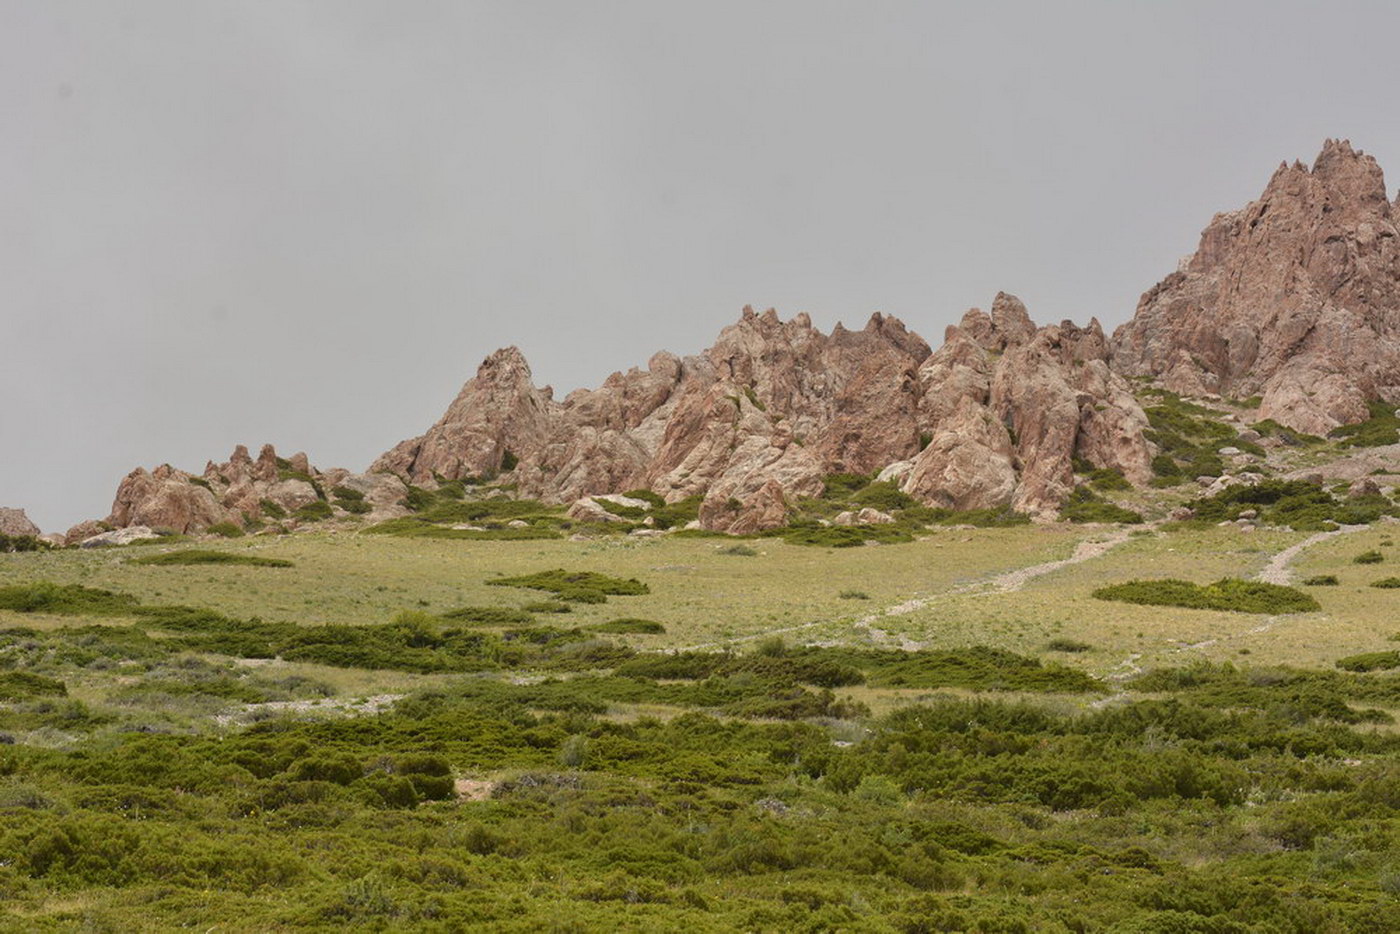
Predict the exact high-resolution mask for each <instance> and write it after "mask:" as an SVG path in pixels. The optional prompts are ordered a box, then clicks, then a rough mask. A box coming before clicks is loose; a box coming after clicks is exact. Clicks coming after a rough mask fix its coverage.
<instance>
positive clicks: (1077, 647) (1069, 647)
mask: <svg viewBox="0 0 1400 934" xmlns="http://www.w3.org/2000/svg"><path fill="white" fill-rule="evenodd" d="M1045 648H1046V650H1047V651H1050V652H1090V651H1092V650H1093V648H1094V647H1093V646H1092V645H1090V644H1089V643H1087V642H1079V641H1077V640H1075V639H1051V640H1050V641H1049V642H1047V643H1046V645H1045Z"/></svg>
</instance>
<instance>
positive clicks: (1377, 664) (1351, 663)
mask: <svg viewBox="0 0 1400 934" xmlns="http://www.w3.org/2000/svg"><path fill="white" fill-rule="evenodd" d="M1337 667H1338V668H1341V669H1342V670H1343V671H1382V670H1384V669H1387V668H1400V652H1366V653H1363V654H1361V655H1348V656H1347V657H1346V658H1339V659H1337Z"/></svg>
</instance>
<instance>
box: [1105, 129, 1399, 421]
mask: <svg viewBox="0 0 1400 934" xmlns="http://www.w3.org/2000/svg"><path fill="white" fill-rule="evenodd" d="M1397 209H1400V199H1397V201H1396V202H1391V201H1390V200H1388V198H1387V193H1386V187H1385V178H1384V175H1383V174H1382V172H1381V168H1380V166H1379V165H1377V164H1376V160H1375V159H1373V158H1371V157H1370V156H1368V155H1365V154H1364V153H1362V152H1359V151H1357V150H1354V149H1352V147H1351V144H1350V143H1349V142H1347V141H1345V140H1328V141H1327V142H1326V144H1325V145H1324V146H1323V149H1322V152H1321V153H1320V154H1319V155H1318V157H1317V159H1316V161H1315V162H1314V163H1313V165H1312V167H1311V168H1309V167H1307V166H1304V165H1303V164H1302V163H1297V162H1295V163H1294V164H1293V165H1288V164H1284V165H1280V166H1279V168H1278V170H1277V171H1276V172H1275V173H1274V175H1273V177H1272V178H1271V179H1270V180H1269V183H1268V185H1267V186H1266V187H1265V188H1264V192H1263V194H1261V195H1260V196H1259V198H1258V199H1257V200H1255V201H1252V202H1250V203H1249V204H1248V205H1246V206H1245V207H1243V208H1241V209H1240V210H1238V211H1232V212H1229V213H1225V214H1218V215H1216V216H1215V219H1214V220H1212V221H1211V223H1210V225H1209V226H1208V227H1207V228H1206V229H1205V231H1204V232H1203V233H1202V234H1201V241H1200V246H1199V247H1198V248H1197V250H1196V252H1195V253H1194V254H1193V255H1192V256H1190V257H1189V258H1187V259H1186V260H1184V261H1183V262H1182V265H1181V267H1180V268H1179V269H1178V270H1177V271H1176V272H1174V273H1172V274H1171V275H1169V276H1167V278H1165V279H1163V280H1162V281H1161V282H1160V283H1158V284H1157V285H1156V286H1154V287H1153V288H1152V289H1151V290H1149V291H1148V292H1147V293H1146V294H1145V295H1143V297H1142V300H1141V302H1140V303H1139V304H1138V308H1137V313H1136V314H1135V315H1134V317H1133V319H1132V320H1131V321H1129V322H1128V323H1127V324H1125V325H1123V326H1122V327H1120V328H1119V329H1118V331H1117V332H1116V333H1115V334H1114V338H1113V366H1114V368H1115V369H1117V370H1119V371H1120V372H1122V373H1124V374H1128V375H1134V376H1149V377H1152V378H1154V379H1157V380H1159V381H1160V382H1161V383H1162V385H1164V386H1165V387H1166V388H1167V389H1170V390H1172V391H1174V392H1178V393H1181V394H1184V395H1195V396H1209V395H1220V396H1228V397H1232V398H1237V399H1246V398H1249V397H1253V396H1260V397H1262V402H1261V405H1260V409H1259V415H1260V418H1264V419H1273V420H1275V421H1277V422H1279V423H1280V424H1283V425H1286V426H1288V427H1290V428H1293V429H1296V430H1299V431H1303V432H1307V433H1309V434H1314V435H1323V434H1326V433H1327V432H1328V431H1329V430H1331V429H1333V428H1336V427H1337V426H1339V425H1343V424H1349V423H1355V422H1359V421H1362V420H1363V419H1365V418H1366V417H1367V414H1368V409H1367V403H1368V402H1371V401H1373V400H1376V399H1383V400H1385V401H1386V402H1387V403H1390V404H1392V405H1394V404H1397V403H1400V239H1397V227H1396V211H1397Z"/></svg>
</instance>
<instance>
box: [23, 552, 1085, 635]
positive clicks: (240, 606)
mask: <svg viewBox="0 0 1400 934" xmlns="http://www.w3.org/2000/svg"><path fill="white" fill-rule="evenodd" d="M1086 534H1088V533H1087V532H1086V530H1084V529H1078V528H1070V527H1024V526H1023V527H1018V528H1012V529H979V530H963V529H941V530H937V531H934V532H931V533H929V536H928V537H927V538H926V539H923V540H921V541H917V542H913V543H909V544H902V545H872V546H866V547H863V548H844V549H823V548H807V547H800V546H796V545H788V544H786V543H784V542H781V541H779V540H776V539H760V540H757V541H754V542H751V543H750V544H751V547H753V548H754V549H755V550H757V551H758V552H759V553H758V554H757V555H756V556H753V557H744V556H736V555H725V554H722V553H721V552H722V550H723V549H724V548H725V547H727V546H728V545H730V544H732V543H731V542H729V541H726V540H722V539H677V538H669V537H663V538H657V539H641V540H634V539H606V540H599V541H588V542H571V541H562V540H561V541H543V542H538V541H529V542H462V541H440V540H433V539H402V538H393V537H391V536H376V535H348V534H335V535H297V536H289V537H285V538H278V539H262V540H258V541H255V542H248V543H244V542H235V543H229V544H224V545H218V546H215V547H219V548H221V549H228V550H235V551H237V550H243V549H253V550H255V551H256V552H257V553H258V554H260V555H264V556H267V557H277V558H287V559H290V560H292V561H294V562H295V564H296V566H295V567H293V568H250V567H237V566H230V567H222V566H213V565H210V566H201V567H178V566H177V567H149V566H134V565H130V564H128V563H126V558H128V557H130V556H132V555H133V554H136V552H133V551H131V550H114V551H101V552H96V551H62V552H53V553H49V554H39V555H8V556H4V559H3V560H0V585H4V584H9V583H20V582H24V581H33V580H51V581H55V582H58V583H79V584H84V585H86V586H89V587H104V588H109V589H114V590H120V591H124V592H127V593H131V594H134V595H136V596H138V597H139V598H140V599H141V600H142V601H143V602H146V603H175V604H190V605H193V606H201V607H211V608H214V609H218V610H220V611H221V612H224V613H227V614H229V615H232V616H238V617H246V616H261V617H262V618H263V619H265V620H282V621H291V622H299V623H306V624H316V623H381V622H386V621H387V620H389V619H391V618H392V617H393V615H394V614H395V613H397V612H398V611H400V610H404V609H425V610H427V611H429V612H441V611H445V610H449V609H452V608H453V607H458V606H464V605H489V606H520V605H522V604H525V603H528V602H532V601H537V600H541V599H544V598H545V597H546V596H548V595H546V594H542V593H539V592H536V591H528V590H517V589H514V588H505V587H492V586H488V584H487V581H489V580H491V579H492V578H494V577H497V576H499V575H515V574H522V573H530V572H532V571H540V570H547V569H549V568H555V567H563V568H567V569H569V570H584V571H600V572H603V573H606V574H610V575H614V576H619V577H636V578H638V579H639V580H642V581H643V582H645V583H646V584H648V585H649V586H650V588H651V593H650V594H648V595H644V596H635V597H611V598H609V600H608V602H607V603H606V604H603V605H584V604H579V605H575V606H574V610H573V612H571V613H568V614H560V615H558V616H554V615H553V614H541V615H540V617H539V618H540V619H541V621H544V622H550V623H553V624H557V625H565V626H573V625H589V624H593V623H601V622H606V621H608V620H611V619H616V618H618V617H622V616H636V617H642V618H644V619H653V620H656V621H658V622H660V623H662V624H664V625H665V626H666V628H667V633H666V635H664V636H636V637H628V638H629V640H631V641H633V642H634V643H635V644H637V645H645V646H657V647H665V646H680V645H689V644H694V643H701V642H711V641H717V640H725V639H730V638H744V637H750V636H753V635H756V634H762V633H764V632H767V631H769V630H772V629H781V628H789V627H795V626H806V625H807V624H810V623H814V622H815V623H820V624H831V625H834V626H836V627H837V628H838V629H839V628H840V627H839V623H838V621H840V620H842V619H850V618H852V617H854V616H856V615H860V614H864V613H868V612H870V611H871V610H872V609H874V608H877V607H879V606H882V605H885V604H889V603H895V602H898V601H901V600H905V599H908V598H909V597H910V596H912V595H917V594H921V593H922V594H928V593H935V592H937V591H939V590H944V589H947V588H950V587H954V586H957V585H959V584H963V583H966V582H969V581H973V580H977V579H979V578H982V577H985V576H988V575H991V574H995V573H999V572H1003V571H1007V570H1012V569H1015V568H1018V567H1023V566H1025V565H1028V564H1035V563H1039V562H1042V561H1049V560H1053V559H1055V558H1060V557H1064V556H1065V555H1067V554H1069V553H1070V551H1072V550H1073V548H1074V545H1075V543H1076V542H1077V541H1079V540H1080V539H1081V538H1083V537H1084V536H1085V535H1086ZM139 553H140V554H149V553H152V548H150V547H148V548H144V549H142V550H141V551H140V552H139ZM847 590H860V591H863V592H865V593H867V594H869V596H870V599H869V600H849V599H842V598H841V597H840V593H841V592H842V591H847ZM73 623H74V618H73V617H53V618H49V619H45V618H42V617H38V616H34V615H20V614H14V613H3V612H0V625H29V626H40V625H54V624H57V625H72V624H73ZM813 628H814V629H816V628H817V627H813Z"/></svg>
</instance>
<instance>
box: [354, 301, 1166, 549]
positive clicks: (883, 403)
mask: <svg viewBox="0 0 1400 934" xmlns="http://www.w3.org/2000/svg"><path fill="white" fill-rule="evenodd" d="M1107 360H1108V342H1107V340H1106V339H1105V338H1104V335H1103V332H1102V330H1101V329H1100V328H1099V326H1098V324H1097V323H1092V324H1091V325H1090V326H1089V327H1088V328H1077V327H1075V326H1074V325H1072V324H1069V323H1068V322H1066V323H1065V324H1062V325H1060V326H1058V327H1053V328H1040V329H1037V328H1036V326H1035V324H1034V323H1033V322H1032V321H1031V318H1030V316H1029V314H1027V312H1026V309H1025V306H1024V305H1022V304H1021V303H1020V302H1019V301H1018V300H1017V299H1015V298H1014V297H1013V296H1010V295H999V296H997V299H996V301H995V302H994V303H993V305H992V312H991V314H990V315H988V314H984V313H982V312H980V311H976V310H974V311H972V312H969V314H968V316H967V317H966V318H965V319H964V321H963V324H962V326H961V327H958V328H952V329H950V330H949V334H948V341H947V343H946V344H945V345H944V347H943V348H942V349H941V350H939V351H938V352H937V353H935V354H930V351H929V347H928V344H927V343H925V342H924V340H923V339H922V338H920V337H919V336H918V335H917V334H913V333H912V332H910V331H909V330H907V329H906V328H905V326H904V325H903V324H902V323H901V322H900V321H899V320H897V319H895V318H892V317H888V316H885V315H881V314H875V315H873V316H872V317H871V318H870V320H869V322H867V323H866V325H865V326H864V327H863V328H862V329H861V330H859V331H852V330H847V329H846V328H844V327H842V326H841V325H837V326H836V328H835V329H834V330H833V331H832V333H831V334H830V335H827V334H823V333H822V332H821V331H819V330H817V329H815V328H814V327H813V326H812V322H811V319H810V318H808V317H807V316H806V315H804V314H799V315H797V316H796V317H794V318H792V319H790V320H788V321H783V320H782V319H780V318H779V317H778V314H777V312H775V311H773V310H771V309H770V310H768V311H766V312H764V313H763V314H758V313H756V312H755V311H754V310H753V309H752V308H745V309H744V312H743V315H742V316H741V317H740V319H739V321H738V322H736V323H735V324H733V325H731V326H729V327H727V328H725V329H724V330H723V331H722V332H721V333H720V335H719V338H718V339H717V340H716V342H715V344H714V346H713V347H711V348H710V349H708V350H706V351H705V352H704V353H702V354H699V355H697V356H694V357H687V358H686V359H684V360H681V359H678V358H676V357H674V356H672V355H670V354H658V355H656V356H654V357H653V358H652V359H651V361H650V362H649V364H648V366H647V369H646V370H637V369H633V370H631V371H629V372H627V373H625V374H624V373H614V374H613V375H612V376H610V377H609V378H608V380H607V381H606V382H605V383H604V384H603V385H602V386H601V387H600V388H598V389H595V390H580V391H578V392H574V393H571V394H570V395H569V396H568V397H567V398H565V399H564V401H563V402H555V401H554V400H553V394H552V392H551V391H549V390H548V389H547V388H546V389H543V390H541V389H536V388H535V386H534V384H533V382H532V379H531V376H530V370H529V367H528V366H527V365H526V364H525V361H524V360H523V358H522V357H521V356H520V353H519V351H517V350H515V349H514V348H508V349H506V350H502V351H498V352H497V353H495V354H493V355H492V356H490V357H488V358H487V360H486V361H485V362H484V363H483V364H482V365H481V368H480V369H479V370H478V371H477V375H476V378H475V379H473V380H471V381H470V382H468V383H467V384H466V385H465V386H464V387H463V388H462V391H461V393H460V394H459V395H458V397H457V399H456V400H455V401H454V402H453V403H452V405H451V406H449V408H448V410H447V413H446V414H444V415H443V417H442V418H441V419H439V421H438V422H437V423H436V424H435V425H433V426H432V428H430V429H429V430H428V432H427V433H426V434H424V435H423V436H421V437H419V438H414V439H411V440H409V441H405V442H403V443H401V444H399V445H398V446H396V447H395V448H394V449H393V450H391V451H389V452H387V453H386V454H384V455H383V456H382V457H380V458H379V460H377V461H376V462H375V464H374V466H373V467H372V468H371V469H372V470H376V471H385V472H392V473H395V474H397V475H399V476H402V477H404V478H405V479H407V480H409V481H410V482H416V483H428V482H431V481H432V479H433V478H434V477H443V478H456V477H462V476H467V475H489V476H495V475H500V474H508V475H509V478H510V479H511V480H512V481H513V482H514V483H515V484H516V485H517V488H518V489H519V491H520V492H521V493H522V494H525V495H531V496H538V497H540V498H542V499H544V500H546V501H550V502H570V503H575V504H576V505H575V506H574V507H573V509H574V510H575V512H576V513H577V514H578V515H579V516H584V515H585V514H586V515H588V516H593V515H595V514H596V512H597V510H598V507H597V506H596V504H594V503H592V502H591V499H590V498H591V497H594V496H597V495H601V494H608V493H617V492H621V491H625V490H627V489H632V488H637V487H646V488H648V489H651V490H653V491H655V492H656V493H658V494H660V495H661V496H663V497H665V498H666V499H667V500H668V501H670V502H675V501H677V500H680V499H684V498H686V497H691V496H700V497H703V499H702V504H701V507H700V523H701V525H702V526H703V527H705V528H708V529H715V530H720V531H729V532H750V531H756V530H759V529H764V528H771V527H774V526H777V525H781V524H783V523H784V522H786V519H787V512H788V508H789V506H790V504H791V503H792V502H793V501H794V500H795V499H798V498H801V497H807V496H817V495H820V493H821V492H822V487H823V484H822V478H823V477H824V476H825V475H827V474H830V473H836V472H854V473H873V472H876V471H882V470H888V477H889V478H894V479H897V480H898V482H899V483H900V484H901V487H902V488H903V489H904V490H906V491H907V492H909V493H910V494H911V495H914V496H916V497H917V498H919V499H921V500H922V501H924V502H928V503H935V504H938V505H945V506H952V507H955V508H960V509H962V508H973V507H978V506H994V505H996V506H1000V505H1012V506H1015V507H1016V508H1019V509H1024V510H1027V511H1031V512H1037V513H1048V512H1052V511H1054V510H1055V509H1056V508H1057V507H1058V505H1059V503H1060V502H1061V501H1062V500H1063V499H1064V497H1065V496H1067V495H1068V494H1069V492H1070V489H1071V488H1072V484H1073V475H1072V472H1071V467H1070V461H1071V458H1072V457H1073V456H1074V455H1075V454H1079V455H1081V456H1084V457H1086V458H1087V459H1089V460H1090V461H1091V462H1093V463H1095V464H1096V465H1098V466H1104V467H1119V468H1121V469H1122V470H1123V472H1124V474H1125V476H1127V477H1128V478H1129V479H1130V480H1132V481H1133V482H1136V483H1142V482H1146V480H1147V479H1149V478H1150V469H1149V465H1150V461H1151V456H1152V453H1153V452H1152V450H1151V446H1150V445H1149V444H1147V442H1146V441H1145V440H1144V439H1143V438H1142V429H1144V428H1145V427H1146V425H1147V420H1146V418H1145V417H1144V416H1143V414H1142V410H1141V409H1139V408H1138V406H1137V404H1136V402H1134V401H1133V399H1132V395H1131V393H1130V392H1129V390H1128V388H1127V385H1126V384H1125V383H1124V382H1123V381H1122V380H1121V379H1119V378H1118V377H1116V376H1114V375H1113V374H1112V373H1111V372H1110V370H1109V368H1108V363H1107ZM507 455H508V456H507Z"/></svg>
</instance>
